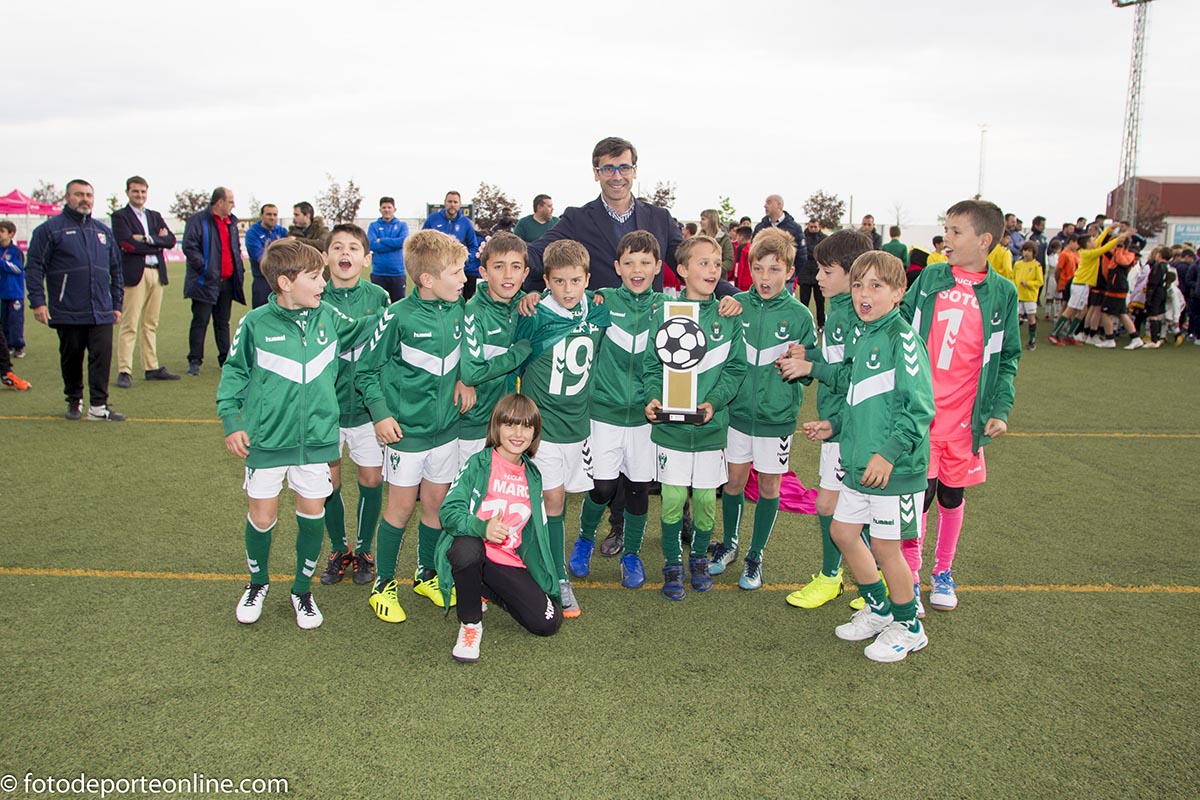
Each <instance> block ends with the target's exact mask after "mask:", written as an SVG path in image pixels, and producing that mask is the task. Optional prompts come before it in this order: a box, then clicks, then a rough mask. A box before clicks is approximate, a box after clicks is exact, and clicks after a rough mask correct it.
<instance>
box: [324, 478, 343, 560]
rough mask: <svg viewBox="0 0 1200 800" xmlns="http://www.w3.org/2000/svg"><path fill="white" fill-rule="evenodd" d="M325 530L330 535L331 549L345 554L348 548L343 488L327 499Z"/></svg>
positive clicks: (337, 489) (339, 488) (336, 490)
mask: <svg viewBox="0 0 1200 800" xmlns="http://www.w3.org/2000/svg"><path fill="white" fill-rule="evenodd" d="M325 530H326V531H327V532H328V533H329V549H330V550H332V551H333V552H335V553H344V552H346V550H347V549H348V548H347V546H346V505H345V503H343V502H342V487H340V486H339V487H338V488H336V489H334V490H333V494H331V495H329V497H327V498H325Z"/></svg>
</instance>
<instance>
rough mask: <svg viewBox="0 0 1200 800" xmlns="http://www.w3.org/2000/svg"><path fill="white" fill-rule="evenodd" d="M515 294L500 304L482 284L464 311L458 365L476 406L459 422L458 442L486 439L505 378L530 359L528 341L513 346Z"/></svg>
mask: <svg viewBox="0 0 1200 800" xmlns="http://www.w3.org/2000/svg"><path fill="white" fill-rule="evenodd" d="M523 294H524V293H523V292H518V293H517V296H516V297H514V298H513V299H512V300H511V301H510V302H508V303H500V302H497V301H496V300H494V299H492V296H491V295H489V294H488V291H487V282H486V281H481V282H480V283H479V286H478V287H477V288H476V289H475V295H474V296H473V297H472V298H471V299H470V300H468V301H467V306H466V309H465V310H464V311H463V337H464V339H463V355H462V363H461V364H460V365H459V373H460V377H461V378H462V382H463V383H465V384H466V385H467V386H474V387H475V405H474V406H472V407H471V410H470V411H468V412H467V413H466V414H463V416H462V420H461V421H460V422H459V429H458V435H459V438H461V439H483V438H484V437H486V436H487V426H488V421H489V420H490V419H491V417H492V409H494V408H495V407H496V403H497V402H498V401H499V400H500V398H501V397H503V396H504V395H505V393H506V392H507V391H508V375H509V373H510V372H514V371H516V369H517V368H518V367H520V366H521V364H523V363H525V359H527V358H528V357H529V353H530V352H531V351H532V347H531V345H530V344H529V342H528V341H519V342H514V341H513V340H512V338H513V331H514V330H515V329H516V327H517V303H518V302H519V301H520V299H521V297H522V295H523Z"/></svg>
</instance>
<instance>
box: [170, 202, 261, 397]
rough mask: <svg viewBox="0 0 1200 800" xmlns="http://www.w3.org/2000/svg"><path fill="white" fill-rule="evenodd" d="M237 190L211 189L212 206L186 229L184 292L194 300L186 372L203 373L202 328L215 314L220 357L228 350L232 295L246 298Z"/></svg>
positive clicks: (204, 330) (221, 360)
mask: <svg viewBox="0 0 1200 800" xmlns="http://www.w3.org/2000/svg"><path fill="white" fill-rule="evenodd" d="M233 205H234V200H233V191H232V190H231V189H227V188H225V187H224V186H218V187H217V188H216V189H213V193H212V200H211V201H210V202H209V206H208V208H206V209H204V210H203V211H201V212H200V213H199V214H194V215H192V216H191V217H189V218H188V221H187V225H186V226H185V227H184V229H183V254H184V255H185V256H187V275H186V276H184V281H183V296H184V297H186V298H189V299H190V300H191V301H192V327H191V330H190V331H189V332H188V357H187V358H188V375H199V374H200V365H201V364H202V363H203V362H204V334H205V333H207V332H208V322H209V320H212V325H213V338H214V339H216V342H217V363H218V364H224V363H225V357H226V356H227V355H229V317H230V315H231V314H232V312H233V301H234V300H236V301H237V302H239V303H241V304H242V305H245V304H246V289H245V287H244V285H243V284H244V283H245V272H244V269H243V267H242V243H241V241H240V239H239V238H238V227H237V223H238V220H237V217H235V216H233V213H232V212H233Z"/></svg>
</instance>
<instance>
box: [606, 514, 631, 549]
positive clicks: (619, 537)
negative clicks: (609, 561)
mask: <svg viewBox="0 0 1200 800" xmlns="http://www.w3.org/2000/svg"><path fill="white" fill-rule="evenodd" d="M608 523H609V525H610V526H612V527H611V528H609V531H608V536H606V537H605V539H604V541H602V542H600V555H602V556H604V557H605V558H615V557H616V556H619V555H621V551H622V550H624V548H625V516H624V515H621V516H619V517H618V516H617V515H615V514H610V515H609V518H608Z"/></svg>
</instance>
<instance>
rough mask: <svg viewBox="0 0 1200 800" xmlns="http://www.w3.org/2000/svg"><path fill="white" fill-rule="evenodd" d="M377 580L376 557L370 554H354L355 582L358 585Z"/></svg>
mask: <svg viewBox="0 0 1200 800" xmlns="http://www.w3.org/2000/svg"><path fill="white" fill-rule="evenodd" d="M374 580H375V556H373V555H371V554H370V553H355V554H354V582H355V583H357V584H358V585H360V586H361V585H363V584H366V583H371V582H373V581H374Z"/></svg>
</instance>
